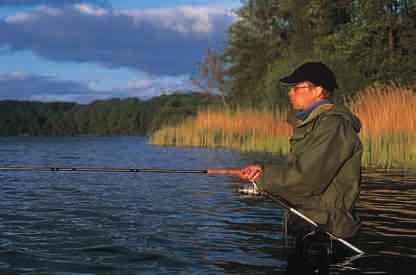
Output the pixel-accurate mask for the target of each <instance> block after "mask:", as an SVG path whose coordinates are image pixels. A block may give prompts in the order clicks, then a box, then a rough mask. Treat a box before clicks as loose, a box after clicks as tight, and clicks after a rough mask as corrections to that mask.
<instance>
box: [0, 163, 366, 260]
mask: <svg viewBox="0 0 416 275" xmlns="http://www.w3.org/2000/svg"><path fill="white" fill-rule="evenodd" d="M0 172H72V173H168V174H178V173H182V174H207V175H233V176H239V175H240V170H225V169H200V170H194V169H160V168H144V169H143V168H99V167H18V166H15V167H0ZM251 183H252V184H253V186H254V189H255V190H257V184H256V183H255V182H254V181H252V182H251ZM261 194H264V195H265V196H266V197H268V198H269V199H271V200H272V201H274V202H276V203H278V204H279V205H281V206H282V207H283V208H285V209H288V210H289V211H290V212H291V213H293V214H295V215H296V216H298V217H300V218H302V219H303V220H305V221H306V222H308V223H309V224H311V225H312V226H314V227H315V228H317V229H319V230H320V231H323V232H325V233H326V234H327V235H328V236H329V237H330V238H332V239H334V240H337V241H339V242H341V243H342V244H344V245H345V246H347V247H348V248H350V249H352V250H353V251H354V252H356V253H357V254H364V252H363V251H362V250H360V249H358V248H357V247H355V246H354V245H352V244H350V243H349V242H347V241H345V240H344V239H342V238H338V237H337V236H335V235H334V234H332V233H330V232H328V231H326V230H323V229H322V228H320V227H319V225H318V224H317V223H316V222H315V221H313V220H311V219H310V218H308V217H307V216H305V215H304V214H302V213H301V212H299V211H298V210H296V209H295V208H293V207H292V206H290V204H289V203H288V202H286V201H285V200H284V199H283V198H280V197H277V196H276V195H271V194H269V193H266V192H262V193H261Z"/></svg>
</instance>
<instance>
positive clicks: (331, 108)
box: [240, 62, 362, 238]
mask: <svg viewBox="0 0 416 275" xmlns="http://www.w3.org/2000/svg"><path fill="white" fill-rule="evenodd" d="M280 82H281V83H283V84H286V85H291V86H290V89H289V93H288V95H289V97H290V102H291V105H292V107H293V109H295V110H296V111H299V112H298V113H297V115H296V118H295V119H294V120H293V121H289V123H291V124H292V125H293V127H294V132H293V136H292V137H291V138H290V145H291V150H290V153H289V155H288V158H287V161H286V162H285V163H282V164H281V165H270V164H269V165H267V164H265V165H262V166H259V165H250V166H247V167H246V168H244V169H242V170H241V171H240V177H241V178H242V179H244V180H249V181H255V182H256V183H257V185H258V187H259V190H260V192H267V193H269V194H271V195H278V196H280V197H282V198H284V199H286V200H287V201H289V202H290V203H291V204H292V205H293V206H294V207H295V208H296V209H297V210H299V211H300V212H302V213H303V214H305V215H306V216H307V217H309V218H311V219H312V220H314V221H315V222H316V223H318V224H319V225H320V226H321V227H322V228H323V229H325V230H326V231H328V232H331V233H333V234H334V235H335V236H337V237H339V238H350V237H353V236H354V235H355V234H356V232H357V230H358V228H359V224H360V222H359V219H358V217H356V216H355V215H354V213H353V209H354V205H355V203H356V201H357V199H358V196H359V185H360V174H361V171H360V169H361V156H362V145H361V142H360V139H359V137H358V135H357V133H358V132H359V130H360V128H361V123H360V121H359V119H358V118H357V117H356V116H354V115H353V114H352V113H351V112H350V111H349V110H348V109H347V108H346V107H344V106H342V105H334V104H332V103H331V101H330V97H331V96H332V95H333V92H334V90H335V89H336V88H337V87H338V85H337V82H336V78H335V75H334V74H333V72H332V71H331V70H330V69H329V68H328V67H327V66H326V65H325V64H323V63H320V62H308V63H305V64H303V65H301V66H300V67H298V68H297V69H296V70H295V71H294V72H293V73H292V74H290V75H289V76H287V77H284V78H282V79H280ZM291 219H292V221H293V220H294V218H293V217H291ZM295 224H296V223H295ZM302 228H303V230H302ZM297 232H298V233H299V232H302V233H299V234H303V236H305V234H306V233H307V232H308V231H307V230H305V228H304V227H301V228H297Z"/></svg>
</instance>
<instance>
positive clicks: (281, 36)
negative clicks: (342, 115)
mask: <svg viewBox="0 0 416 275" xmlns="http://www.w3.org/2000/svg"><path fill="white" fill-rule="evenodd" d="M238 16H239V19H238V20H236V22H235V23H234V24H233V25H232V26H231V28H230V30H229V33H230V36H229V40H228V44H227V46H226V49H225V51H224V60H225V61H226V62H227V66H228V70H227V71H226V74H227V75H228V76H229V77H230V79H231V88H230V93H229V96H230V100H231V101H232V103H233V104H232V105H234V106H235V105H249V106H251V107H256V108H261V109H264V108H265V107H266V108H272V106H276V105H278V106H285V105H287V96H286V92H287V89H286V88H285V87H281V86H280V87H279V85H278V79H279V78H280V77H282V76H284V75H285V74H287V73H289V72H290V71H292V70H293V69H294V68H295V67H297V66H298V65H299V64H301V63H304V62H306V61H312V60H320V61H323V62H325V63H327V64H328V65H329V66H330V67H331V68H332V69H333V70H334V71H335V73H336V75H337V78H338V82H339V86H340V88H341V89H340V90H338V91H337V94H338V95H339V97H340V98H342V97H343V96H344V95H347V94H350V93H352V92H354V91H357V90H359V89H362V88H364V87H366V86H368V85H369V84H371V83H373V82H381V83H382V82H395V83H397V84H401V85H407V86H415V85H416V67H415V65H414V64H416V47H415V46H414V45H416V1H415V0H400V1H399V0H365V1H364V0H248V1H245V4H244V6H243V7H242V8H241V9H240V10H239V11H238Z"/></svg>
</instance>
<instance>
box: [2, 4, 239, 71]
mask: <svg viewBox="0 0 416 275" xmlns="http://www.w3.org/2000/svg"><path fill="white" fill-rule="evenodd" d="M234 19H235V16H233V15H230V14H229V12H228V11H227V10H225V9H220V8H218V7H180V8H165V9H148V10H134V11H127V10H115V9H112V8H103V7H98V6H93V5H89V4H76V5H72V6H68V5H67V6H62V7H53V8H50V7H41V8H38V9H35V10H34V11H32V12H30V13H23V14H17V15H14V16H9V17H7V18H6V19H5V20H4V19H3V20H1V19H0V47H1V46H6V47H9V48H10V49H11V51H14V52H15V51H19V50H31V51H32V52H33V53H35V54H36V55H38V56H41V57H44V58H47V59H49V60H54V61H58V62H59V61H72V62H90V63H97V64H100V65H103V66H107V67H112V68H118V67H126V68H132V69H135V70H139V71H144V72H149V73H151V74H170V75H172V74H174V75H179V74H183V73H190V72H193V71H195V67H196V64H197V62H199V61H200V59H201V58H202V54H203V52H204V50H205V49H206V48H215V49H221V48H222V47H223V45H224V41H225V39H226V30H227V28H228V26H229V25H230V24H231V23H232V22H233V20H234Z"/></svg>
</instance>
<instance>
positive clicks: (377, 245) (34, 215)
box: [0, 137, 416, 274]
mask: <svg viewBox="0 0 416 275" xmlns="http://www.w3.org/2000/svg"><path fill="white" fill-rule="evenodd" d="M0 154H1V158H0V166H53V167H129V168H130V167H131V168H171V169H206V168H236V167H243V166H244V165H246V164H249V163H251V162H252V160H253V158H258V157H259V156H258V155H252V154H251V155H250V154H241V153H238V152H232V151H227V150H208V149H196V148H194V149H191V148H172V147H154V146H150V145H148V144H147V139H146V138H142V137H100V138H92V137H77V138H72V137H68V138H39V137H37V138H33V137H19V138H0ZM0 183H1V186H2V189H1V192H0V274H270V273H274V274H287V273H288V271H287V270H289V271H290V270H293V266H295V267H296V266H300V265H302V266H305V269H307V270H311V272H314V270H315V273H320V274H416V271H415V270H414V268H416V230H415V227H416V226H415V222H416V173H415V172H414V171H403V170H394V171H389V172H386V171H382V170H381V171H380V170H371V171H369V170H367V171H364V174H363V183H362V188H363V189H362V193H361V198H360V202H359V205H358V212H359V214H360V216H361V218H362V220H363V226H362V229H361V232H360V234H359V236H358V237H357V240H356V242H355V244H356V245H357V246H358V247H359V248H360V249H362V250H364V251H365V252H366V254H365V255H363V256H361V257H359V258H344V259H340V260H337V261H330V262H328V263H327V264H326V266H324V267H322V265H320V266H319V267H318V268H317V269H316V267H311V268H309V267H308V266H307V264H305V263H304V262H302V261H301V260H299V259H296V258H295V259H293V258H289V256H288V255H290V253H289V251H290V250H291V249H290V248H288V247H287V246H286V245H285V238H284V237H283V234H282V233H281V232H282V219H283V217H282V216H283V211H282V210H281V209H279V207H278V206H277V205H276V204H274V203H273V202H271V201H270V200H268V199H266V198H262V197H247V196H241V195H239V194H238V192H237V189H238V187H239V186H240V184H241V182H240V181H239V180H238V179H235V178H232V177H228V176H207V175H204V174H103V173H101V174H100V173H93V174H79V173H66V174H64V173H29V172H19V173H16V172H14V173H10V172H8V173H4V172H3V173H0ZM305 272H306V271H305ZM304 274H306V273H304Z"/></svg>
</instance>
